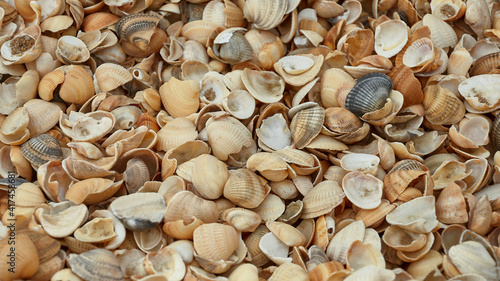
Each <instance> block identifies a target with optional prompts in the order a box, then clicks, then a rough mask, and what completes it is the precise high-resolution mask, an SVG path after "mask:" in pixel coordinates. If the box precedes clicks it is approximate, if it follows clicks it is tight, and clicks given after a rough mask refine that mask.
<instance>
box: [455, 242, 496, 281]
mask: <svg viewBox="0 0 500 281" xmlns="http://www.w3.org/2000/svg"><path fill="white" fill-rule="evenodd" d="M448 256H449V258H450V260H451V262H452V263H453V265H454V266H455V267H456V269H457V270H458V271H459V272H460V273H464V274H467V273H476V274H478V275H480V276H483V277H484V278H486V279H487V280H495V279H498V272H497V271H496V270H495V260H494V258H492V257H491V255H490V254H489V253H488V252H487V250H486V248H485V247H484V246H483V245H481V244H480V243H479V242H476V241H465V242H462V243H461V244H458V245H455V246H453V247H451V248H450V250H449V252H448Z"/></svg>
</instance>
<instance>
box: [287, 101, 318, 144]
mask: <svg viewBox="0 0 500 281" xmlns="http://www.w3.org/2000/svg"><path fill="white" fill-rule="evenodd" d="M295 109H296V110H297V111H298V112H297V111H296V112H297V113H295V114H294V116H293V117H292V122H291V123H290V132H291V133H292V138H293V140H294V142H295V146H296V147H297V148H299V149H301V148H304V147H305V146H307V145H308V144H309V143H310V142H311V141H312V140H313V139H314V138H315V137H316V136H317V135H318V134H319V133H320V131H321V126H322V124H323V122H324V120H325V111H324V110H323V108H322V107H320V106H318V105H317V104H316V103H309V104H301V105H298V106H296V107H295Z"/></svg>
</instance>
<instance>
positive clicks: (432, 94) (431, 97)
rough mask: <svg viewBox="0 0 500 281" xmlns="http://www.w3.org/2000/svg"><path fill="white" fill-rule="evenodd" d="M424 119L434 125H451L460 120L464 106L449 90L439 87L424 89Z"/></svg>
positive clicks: (463, 112)
mask: <svg viewBox="0 0 500 281" xmlns="http://www.w3.org/2000/svg"><path fill="white" fill-rule="evenodd" d="M423 105H424V109H425V118H426V119H427V120H428V121H429V122H431V123H432V124H435V125H451V124H454V123H457V122H458V121H460V120H462V118H463V116H464V114H465V106H464V104H463V103H462V102H461V101H460V99H459V98H458V97H457V96H456V95H454V94H453V93H452V92H451V91H450V90H448V89H446V88H442V87H441V86H439V85H433V86H426V87H425V88H424V100H423Z"/></svg>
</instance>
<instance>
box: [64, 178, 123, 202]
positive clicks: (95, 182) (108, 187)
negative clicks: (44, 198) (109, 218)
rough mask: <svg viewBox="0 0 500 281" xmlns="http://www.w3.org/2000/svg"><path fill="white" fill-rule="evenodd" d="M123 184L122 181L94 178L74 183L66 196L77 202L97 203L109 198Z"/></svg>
mask: <svg viewBox="0 0 500 281" xmlns="http://www.w3.org/2000/svg"><path fill="white" fill-rule="evenodd" d="M121 186H122V182H121V181H119V182H116V183H115V182H113V181H111V180H108V179H100V178H93V179H87V180H83V181H79V182H77V183H75V184H73V185H72V186H71V187H70V189H69V190H68V191H67V192H66V196H65V198H66V199H68V200H69V201H72V202H74V203H75V204H81V203H84V204H86V205H92V204H96V203H99V202H102V201H105V200H107V199H108V198H110V197H111V196H113V194H115V193H116V192H117V191H118V189H120V187H121Z"/></svg>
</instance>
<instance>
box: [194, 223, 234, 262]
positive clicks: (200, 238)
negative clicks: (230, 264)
mask: <svg viewBox="0 0 500 281" xmlns="http://www.w3.org/2000/svg"><path fill="white" fill-rule="evenodd" d="M193 242H194V249H195V250H196V253H197V254H198V255H199V256H200V257H202V258H204V259H208V260H212V261H218V260H227V259H228V258H229V257H230V256H231V254H232V253H233V252H234V251H235V250H236V249H237V248H238V234H237V233H236V230H235V229H234V228H233V227H232V226H229V225H224V224H220V223H208V224H204V225H201V226H199V227H198V228H196V229H195V231H194V233H193Z"/></svg>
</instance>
